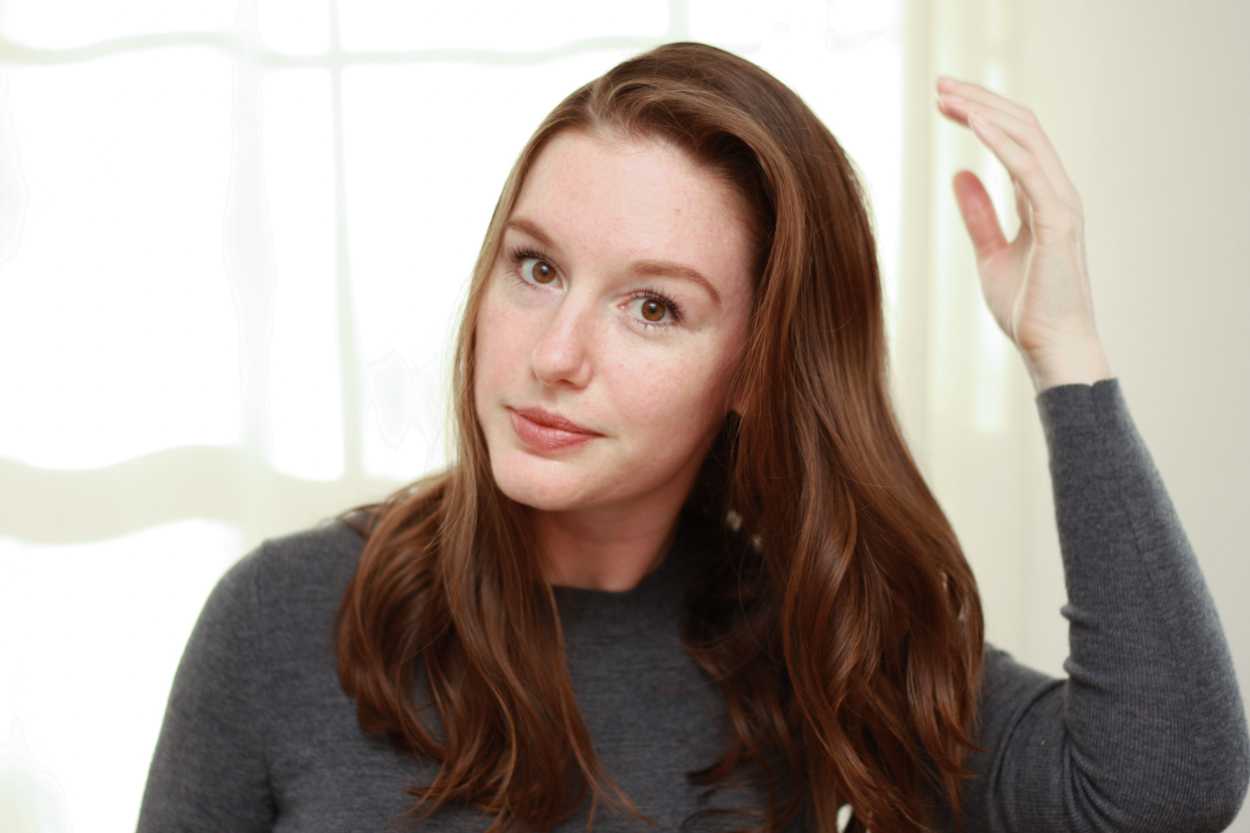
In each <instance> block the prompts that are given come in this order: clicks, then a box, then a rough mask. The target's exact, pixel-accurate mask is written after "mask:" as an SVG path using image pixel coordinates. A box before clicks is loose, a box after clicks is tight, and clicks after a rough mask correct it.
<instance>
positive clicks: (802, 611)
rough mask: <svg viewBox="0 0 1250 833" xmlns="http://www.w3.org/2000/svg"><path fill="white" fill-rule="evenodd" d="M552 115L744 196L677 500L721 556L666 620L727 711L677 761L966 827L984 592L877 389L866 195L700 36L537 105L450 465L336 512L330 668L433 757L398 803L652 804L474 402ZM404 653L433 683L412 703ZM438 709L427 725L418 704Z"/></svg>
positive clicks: (363, 716)
mask: <svg viewBox="0 0 1250 833" xmlns="http://www.w3.org/2000/svg"><path fill="white" fill-rule="evenodd" d="M565 130H582V131H588V132H600V133H610V134H612V135H615V136H625V137H632V138H639V139H644V138H651V139H661V140H666V141H667V142H670V143H673V144H675V145H676V146H678V147H680V148H681V149H683V150H684V151H685V152H687V153H688V154H689V155H690V158H692V159H693V160H695V161H696V162H697V163H699V164H700V165H701V167H702V169H703V170H705V171H707V172H708V173H710V174H711V175H714V176H717V177H720V178H721V179H722V180H723V181H724V182H725V183H727V184H729V185H730V186H731V187H732V188H733V189H735V191H736V193H737V194H739V195H740V196H741V198H742V200H743V203H744V205H746V206H747V207H748V209H749V225H750V226H751V228H750V231H751V233H752V239H753V241H754V245H755V263H754V264H753V266H754V267H755V268H754V270H753V272H752V279H753V296H752V297H753V300H752V306H751V313H750V315H751V325H750V330H749V336H748V342H747V344H746V347H745V352H744V354H743V358H742V361H741V363H740V365H739V366H738V367H737V369H736V371H735V376H734V380H733V386H734V389H735V390H738V391H740V392H741V397H740V399H739V400H738V401H740V402H741V406H740V410H741V413H737V412H733V411H730V412H729V413H728V415H727V416H726V419H725V422H724V426H723V427H722V429H721V432H720V435H719V436H718V437H717V438H716V442H715V444H714V445H713V446H712V450H711V451H710V452H709V453H708V455H707V457H706V459H705V460H704V462H703V466H702V468H701V470H700V472H699V475H698V478H697V480H696V481H695V484H694V487H693V488H692V490H691V493H690V495H689V497H688V498H687V502H686V505H685V506H683V512H691V513H694V514H695V516H697V517H700V518H703V519H706V520H707V521H709V524H708V527H707V528H708V529H711V530H713V531H715V532H716V533H717V534H715V535H713V536H711V537H710V538H708V539H707V540H709V541H710V542H711V543H710V545H709V546H710V547H711V549H712V550H713V551H712V552H711V553H708V554H706V555H707V556H708V557H709V558H710V561H709V563H710V564H713V565H715V566H716V569H713V570H710V571H708V572H706V573H701V576H702V579H701V580H700V581H699V582H697V585H698V586H694V587H691V588H689V590H688V591H687V595H686V598H685V613H684V616H685V619H684V621H683V624H682V639H683V644H684V646H685V650H686V651H687V653H688V654H689V655H690V656H691V657H692V659H693V660H694V661H695V662H697V664H698V666H699V667H700V668H701V670H702V671H703V672H704V673H706V674H707V675H709V677H710V679H711V680H713V681H714V682H715V683H716V684H717V686H718V687H719V689H720V690H721V691H722V692H723V694H724V697H725V700H726V703H727V707H728V713H729V716H730V721H731V724H732V726H731V728H732V732H731V741H730V742H729V744H728V748H726V749H725V750H724V752H723V754H722V755H721V756H720V757H719V759H718V760H716V761H712V762H709V764H708V766H707V767H705V768H703V769H700V770H697V771H694V772H690V773H687V779H688V780H689V781H690V782H691V783H692V784H696V785H703V786H707V787H714V786H715V785H716V784H719V783H723V782H726V781H728V780H729V779H731V778H736V777H742V775H743V773H744V772H747V771H750V772H751V773H754V774H753V776H752V777H758V778H760V779H762V783H763V784H764V785H765V786H766V787H767V795H768V807H767V808H766V812H761V811H758V810H757V811H755V812H750V811H742V814H743V815H747V816H754V817H755V818H757V819H760V818H762V821H761V823H760V825H759V826H755V827H751V828H749V829H750V830H759V831H779V830H781V829H783V828H784V827H785V826H786V825H787V824H789V823H790V822H791V821H793V820H794V819H795V818H796V817H799V816H800V815H802V816H804V817H806V818H809V819H810V821H809V822H808V824H809V827H808V829H813V830H819V831H830V833H832V831H835V830H836V829H837V819H836V815H837V811H838V809H839V808H840V807H841V805H843V804H844V803H846V804H850V805H851V807H852V811H853V815H852V818H851V820H850V822H849V826H848V828H847V829H848V830H850V831H852V833H854V831H860V830H864V829H871V830H873V831H875V832H876V833H892V832H893V831H918V830H923V829H927V828H929V827H931V826H932V825H933V824H934V823H935V819H937V818H940V817H939V816H936V815H935V813H939V812H949V813H950V814H951V815H952V817H953V819H954V821H955V824H956V827H957V828H960V829H962V826H963V816H962V812H961V806H960V786H961V781H963V780H966V779H968V778H970V777H972V773H971V772H970V771H968V770H966V769H964V767H963V763H964V761H965V759H966V755H967V754H968V752H969V750H971V749H976V750H981V747H979V746H977V745H976V744H975V743H974V740H973V739H974V737H975V736H976V732H977V727H976V721H977V712H976V704H977V697H978V692H979V684H980V678H981V666H982V654H983V646H984V642H983V622H982V610H981V603H980V599H979V596H978V592H977V586H976V581H975V578H974V576H973V574H972V571H971V569H970V567H969V565H968V563H967V561H966V559H965V558H964V555H963V552H962V550H961V548H960V546H959V542H958V540H957V537H956V535H955V533H954V531H953V529H952V527H951V525H950V523H949V522H948V520H947V518H946V517H945V515H944V514H943V512H942V510H941V508H940V506H939V504H938V502H937V500H935V498H934V496H933V494H932V493H931V492H930V490H929V489H928V487H927V485H926V484H925V482H924V480H923V478H922V476H921V474H920V472H919V470H918V468H917V466H916V464H915V461H914V460H913V458H912V456H911V453H910V451H909V449H908V447H907V444H906V442H905V440H904V438H903V436H902V432H901V431H900V428H899V425H898V421H897V418H896V415H895V412H894V409H893V407H892V404H891V401H890V397H889V387H888V378H887V376H888V362H887V345H886V340H885V326H884V317H883V310H882V293H881V280H880V275H879V272H878V264H877V256H876V246H875V241H874V237H873V232H872V227H871V221H870V215H869V209H868V199H867V197H866V195H865V192H864V189H863V187H862V185H861V184H860V181H859V179H858V177H857V174H856V172H855V170H854V168H853V166H852V163H851V162H850V161H849V159H848V158H847V156H846V154H845V153H844V151H843V149H842V147H841V146H840V145H839V144H838V142H837V140H836V139H835V138H834V137H833V135H832V133H830V131H829V130H828V128H827V127H825V126H824V124H822V123H821V121H820V120H819V119H818V118H817V117H816V116H815V115H814V114H813V113H812V112H811V110H810V109H809V108H808V107H807V106H806V105H805V104H804V103H803V101H802V100H801V99H800V98H799V97H798V96H797V95H796V94H795V93H794V92H793V91H791V90H790V89H789V88H788V87H786V86H785V85H784V84H782V83H781V82H780V81H778V80H777V79H775V78H774V77H773V76H771V75H770V74H768V73H767V72H765V71H764V70H763V69H761V68H760V67H758V66H756V65H755V64H753V63H751V62H749V61H747V60H745V59H743V58H741V57H738V56H736V55H733V54H731V53H729V52H726V51H724V50H721V49H718V48H715V47H712V46H709V45H706V44H701V43H696V42H677V43H668V44H664V45H661V46H658V47H656V48H654V49H651V50H650V51H647V52H644V53H642V54H639V55H637V56H635V57H633V58H630V59H629V60H626V61H624V62H622V63H620V64H619V65H617V66H615V67H613V68H612V69H611V70H609V71H608V72H606V73H605V74H603V75H602V76H600V77H598V78H596V79H594V80H593V81H590V82H589V83H587V84H585V85H583V86H582V87H580V88H578V89H577V90H575V91H574V92H572V93H571V94H570V95H568V96H567V97H566V98H565V99H564V100H563V101H561V102H560V103H559V104H558V105H557V106H556V107H555V109H554V110H553V111H552V112H551V113H550V114H549V115H548V116H547V117H546V118H545V119H544V120H543V121H542V123H541V124H540V125H539V126H538V128H537V130H536V131H535V132H534V134H533V136H532V137H531V138H530V140H529V141H528V143H527V144H526V145H525V147H524V148H523V149H522V151H521V153H520V155H519V157H518V159H517V161H516V163H515V165H514V166H513V169H512V171H511V173H510V174H509V176H508V178H507V180H506V182H505V184H504V187H503V191H502V194H501V196H500V198H499V201H498V203H497V204H496V206H495V211H494V214H493V216H492V217H491V221H490V225H489V227H488V229H487V231H486V236H485V240H484V241H483V244H482V247H481V250H480V252H479V253H478V257H477V261H476V264H475V266H474V269H473V273H472V278H471V283H470V286H469V290H468V299H467V303H466V305H465V310H464V316H463V319H462V321H461V324H460V328H459V331H458V334H457V342H456V349H455V358H454V367H453V379H452V384H453V391H452V396H453V399H452V406H453V408H454V426H453V428H454V432H455V433H454V447H455V452H456V457H455V459H454V462H453V463H452V464H451V465H449V466H448V467H447V468H445V469H443V470H441V471H439V472H437V473H434V474H430V475H428V476H426V477H424V478H422V479H420V480H417V481H415V482H413V483H412V484H410V485H408V486H405V487H404V488H402V489H400V490H398V491H396V492H394V493H393V494H391V495H389V496H387V497H386V498H385V499H384V500H382V501H381V502H376V503H368V504H362V505H360V506H356V507H354V508H352V509H350V510H347V511H345V512H343V513H341V514H339V515H338V516H337V517H338V518H339V519H341V520H343V521H344V522H346V523H347V524H348V525H349V526H351V527H352V528H354V529H356V530H357V531H358V532H359V533H360V534H361V535H362V536H363V537H364V539H365V543H364V548H363V550H362V552H361V556H360V562H359V566H358V568H357V570H356V572H355V574H354V576H353V578H352V579H351V582H350V584H349V586H348V588H347V590H346V593H345V594H344V597H343V599H342V602H341V605H340V607H339V611H338V617H337V622H336V628H337V632H336V636H337V662H338V674H339V678H340V681H341V684H342V687H343V689H344V691H345V692H346V693H347V694H348V695H349V696H350V697H352V698H353V699H354V701H355V703H356V708H357V717H358V721H359V724H360V726H361V728H362V729H363V730H364V731H365V732H366V733H370V734H377V735H384V736H386V737H388V738H389V739H390V740H391V741H393V742H394V743H395V744H396V745H397V746H398V747H399V748H400V749H402V750H404V751H405V752H408V753H411V754H414V755H418V756H421V757H424V758H428V759H432V760H433V761H436V762H437V763H438V764H439V769H438V771H437V774H436V776H435V777H434V780H433V782H432V783H430V784H428V785H424V786H413V787H409V788H408V790H407V793H408V794H409V795H411V796H413V797H415V798H416V799H417V801H416V802H415V805H414V806H412V807H411V808H410V809H409V810H408V813H409V814H410V815H412V816H415V817H417V818H424V817H427V816H429V815H430V814H432V813H434V812H436V811H437V810H438V809H439V807H441V806H442V805H444V804H446V803H448V802H456V803H466V804H470V805H472V806H474V807H476V808H478V809H480V810H482V811H484V812H486V813H488V814H490V815H491V816H493V817H495V820H494V823H493V824H492V825H491V827H490V828H489V830H490V833H496V831H511V830H524V829H535V830H549V829H552V828H553V827H555V826H557V825H558V824H559V823H560V822H561V821H562V820H564V819H567V818H569V817H570V816H571V815H573V814H574V813H575V812H576V809H577V808H578V806H580V803H581V801H582V800H583V799H584V798H585V797H586V794H587V790H590V792H591V794H592V796H593V798H594V801H595V802H596V803H597V802H598V801H599V800H600V798H603V799H605V800H606V801H609V802H611V803H612V804H614V805H616V806H618V807H622V808H624V809H625V810H626V811H627V812H629V813H631V814H633V815H634V816H636V817H638V818H641V819H643V820H645V821H647V822H649V823H651V824H654V820H652V819H650V818H648V817H647V816H645V815H643V814H642V813H641V812H640V811H639V810H638V808H637V807H636V806H635V805H634V803H633V802H632V801H631V800H630V799H629V797H628V796H627V795H625V794H624V792H623V791H622V790H621V788H620V787H619V786H618V785H617V784H616V783H615V782H614V781H613V780H612V779H610V778H608V777H607V776H606V775H605V774H604V772H603V770H602V767H601V765H600V762H599V760H598V758H597V756H596V754H595V752H594V750H593V748H592V742H591V737H590V735H589V733H588V730H587V728H586V724H585V722H584V721H583V719H582V717H581V715H580V714H579V712H578V707H577V703H576V699H575V697H574V692H573V688H572V685H571V682H570V677H569V674H568V670H567V666H566V664H565V657H564V635H563V631H562V628H561V621H560V615H559V610H558V607H557V604H556V600H555V596H554V594H553V592H552V590H551V588H550V587H549V586H548V584H547V583H546V582H545V581H544V579H543V574H542V572H541V570H540V568H539V566H538V565H539V562H538V560H537V554H536V552H535V551H534V544H533V542H532V539H531V537H530V536H529V535H528V533H527V526H526V517H525V515H524V512H523V507H520V506H519V505H518V504H516V503H515V502H514V501H512V500H511V499H510V498H508V497H507V496H506V495H504V494H503V493H502V492H501V491H500V490H499V488H498V487H497V485H496V484H495V482H494V479H493V477H492V473H491V468H490V463H489V456H488V450H487V445H486V442H485V437H484V435H483V433H482V430H481V426H480V425H479V423H478V421H477V417H476V414H475V409H474V398H473V379H474V333H475V326H476V320H477V312H478V309H479V306H480V304H481V302H482V297H483V292H484V289H485V286H486V281H487V279H488V277H489V275H490V274H491V272H492V269H493V268H494V266H495V264H496V263H497V258H498V257H499V254H500V252H499V249H500V241H501V236H502V229H503V225H504V223H505V222H506V220H507V219H508V216H509V213H510V212H511V210H512V207H513V205H514V203H515V200H516V198H517V195H518V193H519V191H520V188H521V184H522V182H523V181H524V179H525V176H526V173H527V171H528V170H529V169H530V167H531V165H532V164H533V162H534V160H535V158H536V156H537V155H538V153H539V152H540V151H541V150H542V148H543V147H544V146H545V144H546V143H547V142H548V141H549V140H550V139H551V138H552V137H553V136H554V135H556V134H557V133H559V132H560V131H565ZM779 484H780V485H779ZM778 494H784V499H776V498H777V496H778ZM419 666H420V667H423V668H424V671H425V677H426V680H427V682H428V685H429V692H430V699H431V702H430V703H429V704H425V705H423V706H420V707H418V705H417V704H416V703H415V702H413V701H412V699H411V697H410V692H411V691H412V683H413V680H414V675H415V674H416V673H417V672H418V670H419ZM430 706H432V707H433V708H434V709H435V710H436V711H437V715H438V718H439V720H440V722H441V725H442V726H443V735H444V736H443V737H439V736H436V734H435V733H434V732H432V731H431V730H430V729H429V727H427V726H426V725H425V724H424V723H423V722H422V720H421V716H420V715H421V711H423V710H424V709H425V708H428V707H430ZM595 806H597V805H596V804H592V808H591V821H592V823H593V815H594V807H595ZM700 812H709V811H706V810H705V811H700ZM696 815H698V813H696ZM687 821H688V822H689V821H690V819H687Z"/></svg>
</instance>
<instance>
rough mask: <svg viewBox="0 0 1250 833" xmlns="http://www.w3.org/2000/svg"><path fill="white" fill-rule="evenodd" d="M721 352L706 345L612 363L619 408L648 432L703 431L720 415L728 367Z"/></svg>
mask: <svg viewBox="0 0 1250 833" xmlns="http://www.w3.org/2000/svg"><path fill="white" fill-rule="evenodd" d="M719 355H720V352H719V349H718V348H715V347H713V346H711V345H705V346H702V347H701V348H700V349H692V350H685V349H683V350H680V351H677V354H675V355H673V356H671V357H666V358H667V360H664V359H660V360H653V361H651V362H645V363H641V364H625V365H615V366H613V368H612V372H613V379H612V386H611V387H612V389H613V390H614V391H616V392H617V407H618V408H620V409H621V411H622V412H625V413H628V414H629V420H630V422H631V423H632V424H634V425H635V426H638V427H640V428H641V429H642V431H643V433H644V434H646V435H649V436H655V437H658V438H661V439H664V438H671V439H673V440H676V439H677V437H678V436H682V437H684V436H686V435H687V434H692V435H693V434H698V433H699V432H700V431H702V430H703V426H705V425H706V424H707V423H708V421H709V420H717V421H719V420H720V418H721V414H720V413H719V409H720V408H721V404H722V401H723V399H724V396H725V387H726V386H727V384H728V368H726V367H724V366H723V364H724V363H723V362H722V361H720V360H719V359H717V358H716V357H717V356H719Z"/></svg>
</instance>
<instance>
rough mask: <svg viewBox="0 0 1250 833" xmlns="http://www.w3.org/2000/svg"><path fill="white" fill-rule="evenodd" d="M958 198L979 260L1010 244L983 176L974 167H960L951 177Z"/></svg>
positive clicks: (956, 200)
mask: <svg viewBox="0 0 1250 833" xmlns="http://www.w3.org/2000/svg"><path fill="white" fill-rule="evenodd" d="M951 187H952V188H953V189H954V191H955V202H956V203H958V204H959V213H960V214H962V215H963V218H964V226H965V227H967V229H968V235H969V236H970V237H971V238H972V247H973V249H974V250H975V251H976V256H977V260H978V261H981V260H984V259H985V258H987V257H989V256H990V255H991V254H993V253H994V252H996V251H998V250H999V249H1001V248H1002V247H1003V246H1006V245H1007V238H1006V237H1005V236H1004V235H1003V230H1002V227H1001V226H999V225H998V214H997V212H995V211H994V203H993V201H992V200H991V199H990V195H989V193H987V192H986V190H985V186H984V185H982V184H981V180H980V179H979V178H978V177H977V175H976V174H974V173H973V172H972V171H960V172H959V173H957V174H955V177H954V179H952V180H951Z"/></svg>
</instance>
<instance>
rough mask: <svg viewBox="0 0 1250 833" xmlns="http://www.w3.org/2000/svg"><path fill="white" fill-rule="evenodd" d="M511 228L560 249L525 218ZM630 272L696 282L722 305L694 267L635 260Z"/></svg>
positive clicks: (513, 222) (512, 221)
mask: <svg viewBox="0 0 1250 833" xmlns="http://www.w3.org/2000/svg"><path fill="white" fill-rule="evenodd" d="M509 227H510V228H515V229H519V230H520V231H523V232H525V233H526V234H528V235H529V236H530V237H533V238H534V239H536V240H537V241H538V242H540V243H542V244H543V245H544V246H546V247H547V248H549V249H556V250H558V249H559V248H560V247H559V246H557V245H556V244H555V242H554V241H553V240H552V239H551V237H550V236H548V234H547V233H546V232H545V231H543V230H542V228H540V227H539V225H538V224H537V223H535V222H534V221H533V220H529V219H526V218H525V217H511V218H509V219H508V221H507V222H506V223H504V228H509ZM630 271H631V272H633V273H634V274H635V275H637V276H638V277H651V276H655V277H662V276H670V277H674V278H684V279H686V280H689V281H694V282H695V283H697V284H699V285H700V286H702V287H703V288H704V289H706V290H707V291H708V293H709V294H711V296H712V300H713V301H715V302H716V304H717V306H719V305H720V302H721V301H720V293H718V292H717V291H716V287H714V286H712V282H711V281H709V280H708V279H707V278H705V277H703V275H702V274H701V273H700V272H699V270H697V269H694V268H693V267H690V266H685V265H683V264H681V263H674V262H673V261H671V260H635V261H634V263H633V265H632V266H631V267H630Z"/></svg>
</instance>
